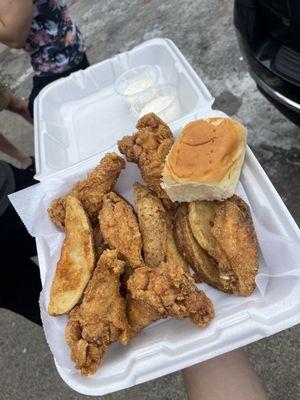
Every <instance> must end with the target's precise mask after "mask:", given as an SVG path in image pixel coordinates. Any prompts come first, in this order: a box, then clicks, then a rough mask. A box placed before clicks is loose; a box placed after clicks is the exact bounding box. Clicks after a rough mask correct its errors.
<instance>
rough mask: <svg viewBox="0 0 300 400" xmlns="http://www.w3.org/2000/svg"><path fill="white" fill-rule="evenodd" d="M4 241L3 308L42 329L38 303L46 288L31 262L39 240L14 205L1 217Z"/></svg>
mask: <svg viewBox="0 0 300 400" xmlns="http://www.w3.org/2000/svg"><path fill="white" fill-rule="evenodd" d="M28 179H29V178H28ZM27 183H28V182H27ZM0 238H1V239H0V240H1V267H2V270H1V279H0V307H2V308H7V309H9V310H11V311H14V312H16V313H18V314H21V315H23V316H24V317H25V318H27V319H29V320H31V321H33V322H35V323H37V324H39V325H40V324H41V319H40V312H39V305H38V299H39V294H40V291H41V288H42V287H41V281H40V274H39V269H38V266H37V265H35V263H34V262H33V261H31V260H30V257H32V256H34V255H36V246H35V240H34V238H32V237H31V236H30V235H29V233H28V232H27V230H26V228H25V226H24V224H23V222H22V221H21V220H20V218H19V216H18V214H17V213H16V211H15V210H14V208H13V206H12V205H9V206H8V207H7V209H6V210H5V212H4V213H3V214H2V215H1V217H0Z"/></svg>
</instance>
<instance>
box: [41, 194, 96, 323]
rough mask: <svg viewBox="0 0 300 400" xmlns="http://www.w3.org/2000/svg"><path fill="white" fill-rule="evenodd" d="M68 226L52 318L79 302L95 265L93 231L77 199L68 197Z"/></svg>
mask: <svg viewBox="0 0 300 400" xmlns="http://www.w3.org/2000/svg"><path fill="white" fill-rule="evenodd" d="M65 223H66V224H65V226H66V237H65V239H64V242H63V245H62V249H61V256H60V259H59V261H58V263H57V266H56V271H55V276H54V279H53V282H52V286H51V292H50V302H49V306H48V312H49V314H51V315H61V314H65V313H67V312H69V311H70V310H71V309H72V308H73V307H74V306H75V305H76V304H77V303H78V302H79V300H80V299H81V296H82V293H83V291H84V289H85V287H86V285H87V283H88V281H89V280H90V278H91V276H92V273H93V270H94V267H95V263H96V260H95V250H94V240H93V232H92V228H91V226H90V222H89V219H88V217H87V215H86V213H85V211H84V209H83V207H82V205H81V203H80V201H79V200H78V199H77V198H76V197H73V196H67V197H66V218H65Z"/></svg>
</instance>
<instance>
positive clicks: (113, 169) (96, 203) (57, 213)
mask: <svg viewBox="0 0 300 400" xmlns="http://www.w3.org/2000/svg"><path fill="white" fill-rule="evenodd" d="M124 168H125V161H124V160H123V158H121V157H120V156H118V155H117V154H116V153H107V154H106V155H105V156H104V157H103V158H102V160H101V161H100V163H99V164H98V165H97V167H96V168H95V169H94V170H93V171H92V172H90V173H89V174H88V175H87V177H86V178H85V179H83V180H82V181H79V182H77V183H76V184H75V185H74V186H73V188H72V189H71V191H70V193H69V194H70V195H72V196H74V197H77V198H78V199H79V200H80V201H81V203H82V205H83V208H84V209H85V211H86V213H87V214H88V217H89V218H90V221H91V223H92V225H95V224H96V223H97V218H98V214H99V210H100V208H101V205H102V199H103V196H104V195H105V193H108V192H109V191H110V190H111V189H112V187H113V186H114V184H115V183H116V181H117V179H118V177H119V175H120V173H121V171H122V169H124ZM65 208H66V196H62V197H60V198H58V199H55V200H53V201H52V202H51V206H50V208H49V209H48V213H49V216H50V218H51V220H52V221H53V222H54V224H56V225H57V226H58V227H59V228H61V229H64V227H65V214H66V211H65Z"/></svg>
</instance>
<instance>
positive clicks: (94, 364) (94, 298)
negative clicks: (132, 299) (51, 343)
mask: <svg viewBox="0 0 300 400" xmlns="http://www.w3.org/2000/svg"><path fill="white" fill-rule="evenodd" d="M124 266H125V262H124V261H121V260H119V259H118V252H117V251H116V250H105V251H104V252H103V254H102V255H101V257H100V259H99V261H98V264H97V267H96V268H95V271H94V274H93V277H92V279H91V280H90V282H89V283H88V286H87V287H86V290H85V292H84V296H83V300H82V303H81V304H80V305H79V306H76V307H75V308H74V309H73V310H72V311H71V313H70V316H69V320H68V323H67V327H66V332H65V336H66V340H67V343H68V345H69V347H70V349H71V358H72V360H73V361H74V363H75V365H76V368H78V369H80V372H81V374H82V375H90V374H93V373H95V372H96V370H97V368H98V366H99V365H100V364H101V362H102V359H103V357H104V354H105V351H106V350H107V348H108V346H109V345H110V344H111V343H113V342H115V341H116V340H118V339H119V340H120V341H121V343H122V344H127V342H128V324H127V320H126V313H125V300H124V299H123V298H122V297H121V295H120V275H121V274H122V272H123V270H124Z"/></svg>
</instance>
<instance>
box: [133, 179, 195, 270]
mask: <svg viewBox="0 0 300 400" xmlns="http://www.w3.org/2000/svg"><path fill="white" fill-rule="evenodd" d="M133 189H134V200H135V207H136V212H137V216H138V221H139V226H140V230H141V234H142V240H143V252H144V258H145V263H146V265H147V266H148V267H150V268H154V267H156V266H158V265H159V264H160V263H161V262H163V261H166V262H167V263H168V264H169V266H173V268H175V270H179V269H180V268H183V270H184V271H186V272H188V265H187V263H186V261H185V260H184V259H183V258H182V257H181V255H180V254H179V252H178V249H177V247H176V243H175V239H174V234H173V219H174V213H173V211H171V210H169V211H166V210H165V208H164V206H163V205H162V202H161V201H160V199H159V198H158V196H157V194H156V193H155V192H153V191H152V190H150V189H149V188H148V187H146V186H144V185H141V184H140V183H135V184H134V185H133Z"/></svg>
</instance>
